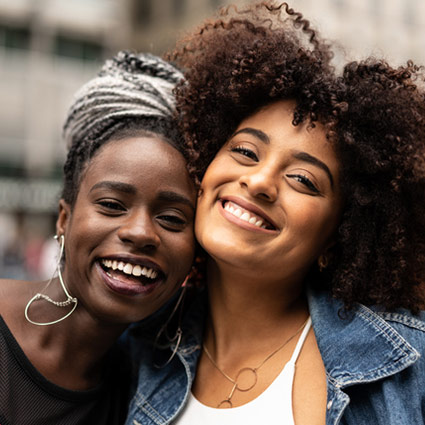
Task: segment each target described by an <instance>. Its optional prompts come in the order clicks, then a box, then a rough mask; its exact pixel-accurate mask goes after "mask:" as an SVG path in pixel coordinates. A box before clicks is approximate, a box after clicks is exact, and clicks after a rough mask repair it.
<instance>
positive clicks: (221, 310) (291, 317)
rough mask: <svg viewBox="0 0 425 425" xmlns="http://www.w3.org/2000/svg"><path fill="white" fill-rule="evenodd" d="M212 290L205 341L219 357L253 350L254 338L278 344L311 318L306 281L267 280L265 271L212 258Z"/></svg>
mask: <svg viewBox="0 0 425 425" xmlns="http://www.w3.org/2000/svg"><path fill="white" fill-rule="evenodd" d="M258 276H260V277H258ZM208 292H209V299H210V310H209V319H208V322H207V329H206V336H205V341H206V344H207V346H208V347H211V348H212V349H213V350H214V352H215V358H218V357H220V352H222V353H224V352H229V351H230V352H231V351H233V350H235V351H238V352H240V350H243V349H245V348H247V349H248V350H251V351H252V347H253V344H252V341H256V345H257V346H259V347H261V346H265V347H269V346H278V345H279V341H281V340H282V339H284V338H285V337H286V336H288V335H290V334H291V333H293V332H294V331H296V329H298V328H299V326H300V325H301V324H302V323H303V322H304V321H305V320H306V318H307V317H308V307H307V303H306V300H305V297H304V295H303V284H302V280H298V281H297V280H294V279H291V280H289V279H276V280H275V281H273V280H272V279H270V280H266V279H264V278H261V272H257V273H254V272H253V271H250V272H249V271H248V272H246V271H245V270H243V271H241V272H240V273H238V270H235V268H234V267H227V266H221V265H219V264H217V263H215V262H212V261H211V262H210V264H209V267H208ZM262 342H264V344H262Z"/></svg>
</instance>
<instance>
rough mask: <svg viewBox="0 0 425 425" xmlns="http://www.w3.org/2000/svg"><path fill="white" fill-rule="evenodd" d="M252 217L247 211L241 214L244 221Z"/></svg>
mask: <svg viewBox="0 0 425 425" xmlns="http://www.w3.org/2000/svg"><path fill="white" fill-rule="evenodd" d="M250 218H251V216H250V215H249V214H248V213H247V212H244V213H243V214H242V215H241V216H240V219H241V220H243V221H249V219H250Z"/></svg>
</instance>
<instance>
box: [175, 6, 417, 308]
mask: <svg viewBox="0 0 425 425" xmlns="http://www.w3.org/2000/svg"><path fill="white" fill-rule="evenodd" d="M168 57H169V58H170V59H172V60H174V61H176V62H177V64H178V65H179V66H181V67H182V68H183V69H185V76H186V79H187V83H186V84H184V85H180V86H179V87H178V89H177V105H178V111H179V113H180V116H181V120H182V124H181V125H182V130H183V132H184V135H185V137H186V140H187V143H188V146H189V148H190V149H191V152H192V161H191V163H190V165H191V168H192V171H193V172H195V173H196V174H197V176H198V178H199V179H201V178H202V176H203V174H204V173H205V170H206V168H207V166H208V164H209V163H210V162H211V160H212V159H213V158H214V156H215V154H216V153H217V151H218V150H219V149H220V148H221V146H222V145H223V144H224V143H225V142H226V141H227V140H228V139H229V137H230V136H231V134H232V133H233V132H234V131H235V129H236V128H237V126H238V125H239V123H240V122H241V121H242V120H243V119H245V118H246V117H248V116H250V115H251V114H253V113H254V112H255V111H257V110H258V109H259V108H261V107H262V106H264V105H266V104H270V103H272V102H275V101H279V100H285V99H292V100H295V101H296V107H295V111H294V116H293V124H294V125H299V124H300V123H302V122H306V121H307V122H308V124H309V125H310V126H313V127H314V126H315V122H320V123H321V124H323V125H324V127H325V129H326V132H327V136H328V139H329V141H330V143H333V144H334V146H335V150H336V152H337V154H338V156H339V159H340V163H341V171H342V190H343V193H344V200H345V208H344V213H343V217H342V221H341V224H340V227H339V229H338V232H337V235H336V237H337V242H336V245H335V247H334V249H333V252H332V256H331V261H330V264H329V267H328V268H327V269H326V271H325V272H323V273H319V271H318V270H317V269H316V267H314V268H313V270H312V272H311V274H312V276H309V279H313V280H314V281H316V282H317V284H319V285H321V286H322V287H326V288H327V289H328V290H329V291H330V292H331V293H332V294H333V295H334V296H336V297H337V298H339V299H341V300H342V301H343V302H344V305H345V307H346V308H347V309H350V308H351V307H353V305H354V303H356V302H361V303H365V304H367V305H372V304H378V305H380V306H383V307H384V308H386V309H391V310H393V309H395V308H398V307H405V308H408V309H411V310H412V311H414V312H416V311H418V309H419V308H420V307H421V306H422V305H423V301H422V300H423V294H424V291H423V289H421V290H420V289H419V284H420V283H421V282H423V281H425V271H424V268H425V258H424V240H423V236H422V233H423V232H424V229H425V227H424V224H425V211H424V210H425V201H424V200H425V197H424V169H423V162H424V161H423V156H424V155H425V153H424V143H425V126H424V105H425V102H424V93H423V90H422V89H421V88H418V87H417V86H416V85H415V79H420V78H422V74H421V70H420V69H419V68H418V67H415V66H414V65H413V64H411V63H409V64H408V65H407V66H406V67H402V68H400V69H398V70H394V69H392V68H391V67H390V66H389V65H387V64H386V63H384V62H379V61H372V60H370V61H368V62H365V63H362V64H356V63H352V64H349V65H347V66H346V67H345V69H344V73H343V76H341V77H339V78H337V77H336V76H335V75H334V69H333V67H332V66H331V59H332V53H331V50H330V47H329V46H328V45H327V44H326V43H325V42H323V41H321V40H320V39H319V38H318V36H317V33H316V32H315V31H314V30H312V29H311V28H310V25H309V22H308V21H307V20H305V19H304V18H303V17H302V15H301V14H299V13H296V12H294V10H293V9H291V8H289V6H288V5H287V4H286V3H282V4H275V3H272V2H266V1H263V2H261V3H258V4H254V5H251V6H247V7H246V8H244V9H240V10H238V9H237V8H235V7H230V8H225V9H222V11H221V15H220V16H219V17H218V18H217V19H216V20H208V21H206V22H205V23H204V24H203V25H202V26H201V27H200V28H198V29H197V30H196V31H195V32H194V33H192V34H190V35H188V36H186V37H185V38H184V39H183V40H182V41H180V42H179V43H178V44H177V47H176V49H175V50H174V51H173V52H171V53H170V54H169V56H168Z"/></svg>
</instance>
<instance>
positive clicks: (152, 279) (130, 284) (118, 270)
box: [97, 258, 165, 295]
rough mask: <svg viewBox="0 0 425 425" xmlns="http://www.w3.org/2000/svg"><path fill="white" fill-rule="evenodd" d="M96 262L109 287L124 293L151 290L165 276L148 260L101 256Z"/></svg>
mask: <svg viewBox="0 0 425 425" xmlns="http://www.w3.org/2000/svg"><path fill="white" fill-rule="evenodd" d="M97 263H98V265H99V267H100V269H101V270H102V274H103V275H104V280H105V282H106V284H107V285H108V286H109V287H110V289H112V290H113V291H115V292H118V293H120V294H124V295H137V294H140V293H146V292H151V291H152V290H153V289H154V287H155V286H156V285H157V284H159V283H160V282H162V281H163V279H164V277H165V275H164V272H163V271H162V270H161V269H160V267H159V266H157V265H156V264H153V263H152V262H150V261H143V260H135V259H122V258H101V259H100V260H98V262H97Z"/></svg>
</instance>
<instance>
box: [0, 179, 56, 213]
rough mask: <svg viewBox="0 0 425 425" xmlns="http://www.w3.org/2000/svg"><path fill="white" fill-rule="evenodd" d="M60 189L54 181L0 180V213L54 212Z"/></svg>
mask: <svg viewBox="0 0 425 425" xmlns="http://www.w3.org/2000/svg"><path fill="white" fill-rule="evenodd" d="M61 189H62V185H61V183H60V182H58V181H54V180H42V179H39V180H35V179H34V180H25V179H11V178H0V211H5V212H14V211H24V212H28V213H50V212H55V211H56V210H57V207H58V200H59V197H60V192H61Z"/></svg>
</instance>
